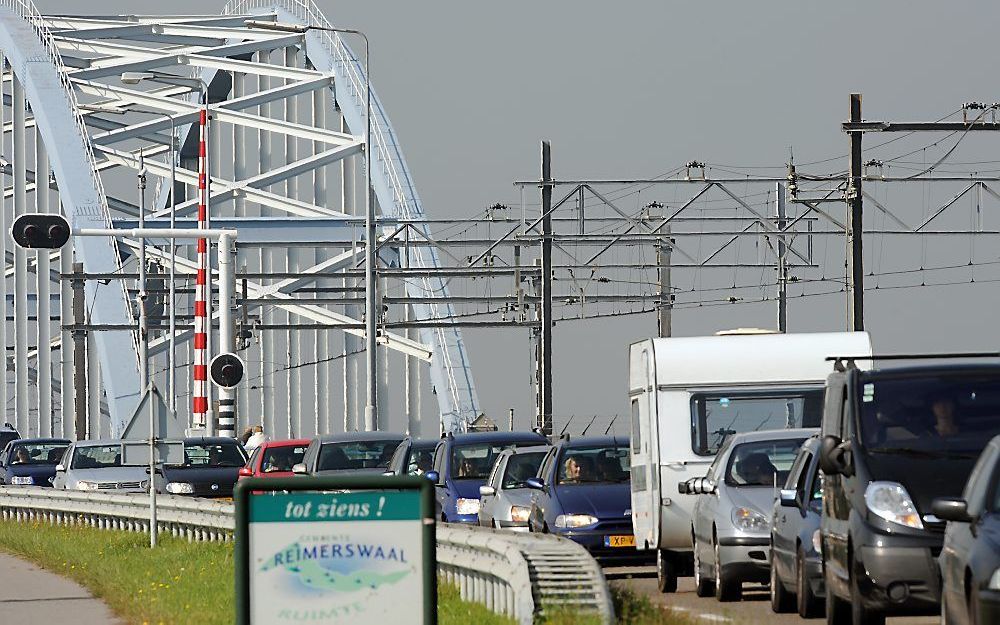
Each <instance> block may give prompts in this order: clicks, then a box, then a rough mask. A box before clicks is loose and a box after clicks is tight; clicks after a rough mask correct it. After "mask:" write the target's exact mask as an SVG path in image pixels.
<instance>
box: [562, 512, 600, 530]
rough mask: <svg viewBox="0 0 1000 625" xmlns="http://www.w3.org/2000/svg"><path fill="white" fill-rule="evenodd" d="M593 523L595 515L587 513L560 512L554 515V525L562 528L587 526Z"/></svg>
mask: <svg viewBox="0 0 1000 625" xmlns="http://www.w3.org/2000/svg"><path fill="white" fill-rule="evenodd" d="M594 523H597V517H595V516H591V515H589V514H560V515H559V516H557V517H556V527H558V528H562V529H567V528H574V527H587V526H588V525H593V524H594Z"/></svg>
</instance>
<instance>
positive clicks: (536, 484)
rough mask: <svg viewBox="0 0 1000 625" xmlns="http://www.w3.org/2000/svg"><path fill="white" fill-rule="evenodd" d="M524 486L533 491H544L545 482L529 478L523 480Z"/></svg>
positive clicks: (537, 478)
mask: <svg viewBox="0 0 1000 625" xmlns="http://www.w3.org/2000/svg"><path fill="white" fill-rule="evenodd" d="M524 485H525V486H527V487H528V488H534V489H535V490H545V480H543V479H542V478H540V477H529V478H528V479H526V480H524Z"/></svg>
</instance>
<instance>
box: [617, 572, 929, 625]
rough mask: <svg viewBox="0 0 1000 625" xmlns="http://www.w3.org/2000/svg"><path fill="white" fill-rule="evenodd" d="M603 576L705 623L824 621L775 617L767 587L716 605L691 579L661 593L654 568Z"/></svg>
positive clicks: (797, 624) (897, 621) (919, 622)
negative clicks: (701, 593)
mask: <svg viewBox="0 0 1000 625" xmlns="http://www.w3.org/2000/svg"><path fill="white" fill-rule="evenodd" d="M604 575H605V576H606V577H607V578H608V581H609V582H610V584H611V585H612V586H623V587H627V588H630V589H631V590H632V591H634V592H637V593H641V594H643V595H646V596H648V597H649V598H650V599H651V600H652V601H653V602H654V603H657V604H659V605H663V606H666V607H669V608H671V609H673V610H677V611H679V612H682V613H685V614H688V615H689V616H692V617H695V618H697V619H699V620H703V621H704V622H705V623H739V624H740V625H743V624H747V625H804V623H807V622H809V623H817V624H818V623H821V622H823V619H810V620H809V621H803V620H802V619H800V618H799V616H798V615H797V614H795V613H794V612H793V613H791V614H775V613H774V612H772V611H771V603H770V600H769V596H768V591H767V587H766V586H755V585H752V584H746V585H744V586H743V601H740V602H737V603H719V602H718V601H716V600H715V599H711V598H709V599H702V598H700V597H698V596H697V595H695V594H694V578H693V577H682V578H681V579H680V581H679V583H678V587H677V592H676V593H671V594H662V593H660V592H659V591H658V590H657V589H656V569H655V568H654V567H651V566H645V567H616V568H607V569H605V570H604ZM886 622H887V624H888V625H936V624H937V623H939V622H940V618H939V617H936V616H926V617H919V618H915V617H906V618H890V619H887V620H886Z"/></svg>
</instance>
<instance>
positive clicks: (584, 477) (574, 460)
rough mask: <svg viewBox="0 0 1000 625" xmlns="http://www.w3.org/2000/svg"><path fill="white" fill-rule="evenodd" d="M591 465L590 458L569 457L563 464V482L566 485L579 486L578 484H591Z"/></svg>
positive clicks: (592, 472)
mask: <svg viewBox="0 0 1000 625" xmlns="http://www.w3.org/2000/svg"><path fill="white" fill-rule="evenodd" d="M592 467H593V465H592V463H591V461H590V458H584V457H582V456H570V457H568V458H566V462H565V463H564V464H563V471H564V472H565V478H564V480H563V481H564V482H565V483H568V484H579V483H580V482H592V481H593V480H594V475H593V474H594V471H593V468H592Z"/></svg>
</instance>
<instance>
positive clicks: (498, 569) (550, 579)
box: [0, 486, 614, 625]
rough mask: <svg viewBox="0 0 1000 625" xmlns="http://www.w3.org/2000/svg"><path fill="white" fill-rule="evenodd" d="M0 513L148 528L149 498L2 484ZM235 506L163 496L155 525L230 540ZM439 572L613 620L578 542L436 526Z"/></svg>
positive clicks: (479, 587)
mask: <svg viewBox="0 0 1000 625" xmlns="http://www.w3.org/2000/svg"><path fill="white" fill-rule="evenodd" d="M0 519H2V520H4V521H21V522H42V523H51V524H54V525H69V526H89V527H96V528H101V529H115V530H124V531H134V532H145V531H147V530H148V528H149V497H148V496H146V495H144V494H141V493H136V494H110V493H101V492H80V491H64V490H55V489H52V488H41V487H33V486H22V487H16V486H15V487H11V486H0ZM234 523H235V522H234V515H233V504H232V503H231V502H225V501H214V500H211V499H199V498H195V497H177V496H173V495H163V496H160V497H157V527H158V528H159V529H160V531H161V532H169V533H170V534H173V535H174V536H178V537H182V538H187V539H188V540H190V541H224V542H228V541H232V540H233V529H234ZM437 560H438V575H439V577H440V579H442V580H444V581H445V582H448V583H452V584H454V585H456V586H457V587H458V588H459V591H460V593H461V596H462V598H463V599H465V600H467V601H475V602H477V603H481V604H483V605H485V606H486V607H487V608H488V609H490V610H491V611H493V612H496V613H497V614H503V615H506V616H509V617H511V618H513V619H514V620H515V621H517V622H518V623H519V624H520V625H530V624H531V623H532V622H533V620H534V618H535V615H536V614H540V613H544V611H545V610H546V609H547V608H552V607H565V608H571V609H575V610H579V611H581V612H590V613H596V614H598V615H600V617H601V618H602V620H603V621H604V622H606V623H610V622H612V620H613V619H614V610H613V608H612V605H611V597H610V595H609V593H608V586H607V581H606V580H605V579H604V574H603V573H602V572H601V568H600V567H599V566H598V565H597V562H596V561H595V560H594V559H593V558H592V557H591V556H590V554H589V553H587V551H586V550H585V549H583V548H582V547H580V546H579V545H577V544H576V543H574V542H572V541H570V540H566V539H564V538H559V537H557V536H552V535H539V534H517V533H514V532H509V531H502V530H491V529H485V528H478V527H469V526H462V525H452V524H439V525H438V527H437Z"/></svg>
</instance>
